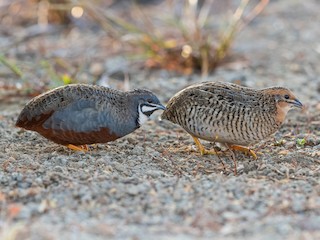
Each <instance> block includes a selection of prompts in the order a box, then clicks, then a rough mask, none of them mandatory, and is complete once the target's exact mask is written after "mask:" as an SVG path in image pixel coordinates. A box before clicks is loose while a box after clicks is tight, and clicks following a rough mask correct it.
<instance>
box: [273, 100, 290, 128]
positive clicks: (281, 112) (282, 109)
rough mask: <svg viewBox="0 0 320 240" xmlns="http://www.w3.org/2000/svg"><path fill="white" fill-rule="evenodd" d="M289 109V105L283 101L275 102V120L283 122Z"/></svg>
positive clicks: (279, 122)
mask: <svg viewBox="0 0 320 240" xmlns="http://www.w3.org/2000/svg"><path fill="white" fill-rule="evenodd" d="M289 110H290V106H288V104H286V103H285V102H279V103H277V117H276V121H277V123H278V124H279V125H280V124H282V123H283V122H284V119H285V118H286V115H287V113H288V112H289Z"/></svg>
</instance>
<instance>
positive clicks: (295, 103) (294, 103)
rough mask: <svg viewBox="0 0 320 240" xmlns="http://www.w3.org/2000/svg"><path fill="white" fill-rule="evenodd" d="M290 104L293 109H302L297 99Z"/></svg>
mask: <svg viewBox="0 0 320 240" xmlns="http://www.w3.org/2000/svg"><path fill="white" fill-rule="evenodd" d="M291 103H292V106H293V107H297V108H303V105H302V103H301V102H300V101H299V100H298V99H294V100H293V101H292V102H291Z"/></svg>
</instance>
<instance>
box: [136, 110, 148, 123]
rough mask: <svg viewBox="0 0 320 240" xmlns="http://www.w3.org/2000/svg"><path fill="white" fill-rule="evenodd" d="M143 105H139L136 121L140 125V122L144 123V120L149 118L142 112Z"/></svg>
mask: <svg viewBox="0 0 320 240" xmlns="http://www.w3.org/2000/svg"><path fill="white" fill-rule="evenodd" d="M143 107H146V106H142V107H140V106H139V119H138V122H139V125H140V126H141V125H142V124H144V123H145V122H146V121H148V119H149V117H148V116H147V115H145V114H144V113H143V112H142V109H143Z"/></svg>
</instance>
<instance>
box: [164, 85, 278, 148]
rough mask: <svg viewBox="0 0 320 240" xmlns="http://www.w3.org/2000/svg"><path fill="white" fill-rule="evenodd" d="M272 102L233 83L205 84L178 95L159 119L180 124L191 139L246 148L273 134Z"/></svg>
mask: <svg viewBox="0 0 320 240" xmlns="http://www.w3.org/2000/svg"><path fill="white" fill-rule="evenodd" d="M273 101H274V100H273V99H272V98H270V97H268V96H266V95H264V94H262V93H261V92H260V91H259V90H253V89H250V88H246V87H242V86H239V85H236V84H228V83H220V82H205V83H200V84H197V85H192V86H190V87H188V88H186V89H184V90H182V91H180V92H178V93H177V94H176V95H175V96H174V97H173V98H172V99H170V101H169V103H168V104H167V110H166V111H164V113H163V114H162V119H167V120H169V121H171V122H174V123H176V124H179V125H181V126H182V127H183V128H184V129H185V130H186V131H187V132H189V133H190V134H191V135H193V136H195V137H199V138H202V139H205V140H209V141H216V142H225V143H233V144H239V145H248V144H250V143H252V142H256V141H258V140H261V139H263V138H265V137H266V136H268V135H270V134H271V133H273V132H275V131H276V129H277V128H278V125H277V123H276V121H275V119H274V117H273V115H275V114H276V106H275V103H274V102H273Z"/></svg>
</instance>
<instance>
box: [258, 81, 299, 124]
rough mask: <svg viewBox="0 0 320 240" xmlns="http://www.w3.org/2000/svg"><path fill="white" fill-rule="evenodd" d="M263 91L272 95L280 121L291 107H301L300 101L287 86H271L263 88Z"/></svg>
mask: <svg viewBox="0 0 320 240" xmlns="http://www.w3.org/2000/svg"><path fill="white" fill-rule="evenodd" d="M263 91H264V92H265V93H267V94H270V95H272V96H273V97H274V99H275V102H276V106H277V112H278V119H279V121H280V122H282V121H283V120H284V118H285V116H286V114H287V113H288V111H289V110H290V109H291V108H303V105H302V103H301V102H300V101H299V100H298V99H297V98H296V97H295V96H294V94H293V93H292V92H291V91H290V90H289V89H287V88H283V87H273V88H267V89H264V90H263Z"/></svg>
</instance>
